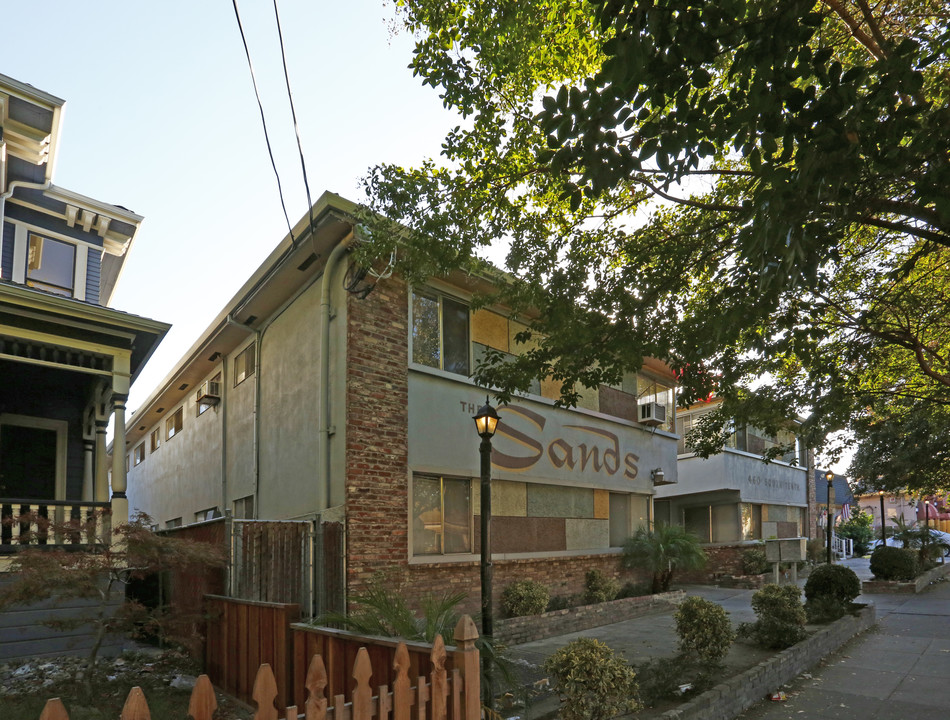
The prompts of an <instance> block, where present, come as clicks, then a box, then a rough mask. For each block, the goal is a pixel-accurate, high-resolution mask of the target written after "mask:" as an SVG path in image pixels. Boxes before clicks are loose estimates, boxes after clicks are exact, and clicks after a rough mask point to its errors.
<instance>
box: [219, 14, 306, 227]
mask: <svg viewBox="0 0 950 720" xmlns="http://www.w3.org/2000/svg"><path fill="white" fill-rule="evenodd" d="M231 4H232V5H233V7H234V18H235V20H237V24H238V30H240V31H241V42H242V43H244V56H245V57H246V58H247V67H248V69H249V70H250V71H251V84H252V85H253V86H254V97H256V98H257V107H258V109H259V110H260V113H261V125H263V127H264V142H266V143H267V154H268V155H270V164H271V167H272V168H274V176H275V177H276V178H277V193H278V195H280V206H281V208H282V209H283V211H284V220H286V222H287V232H288V233H290V241H291V243H293V244H295V245H296V242H297V241H296V240H295V239H294V231H293V228H292V227H291V225H290V216H288V215H287V204H286V203H285V202H284V190H283V188H282V187H281V185H280V173H279V172H277V163H276V161H275V160H274V151H273V149H271V145H270V136H269V135H268V133H267V120H266V119H265V118H264V105H263V104H262V103H261V94H260V92H259V91H258V89H257V78H256V77H255V75H254V65H253V64H252V63H251V52H250V50H248V47H247V38H246V37H245V35H244V26H243V25H242V24H241V14H240V13H239V12H238V6H237V0H231ZM281 47H283V41H281ZM285 69H286V66H285ZM294 124H295V125H296V119H295V120H294ZM309 200H310V193H309V190H308V192H307V201H308V203H309ZM312 222H313V220H312V218H311V224H312Z"/></svg>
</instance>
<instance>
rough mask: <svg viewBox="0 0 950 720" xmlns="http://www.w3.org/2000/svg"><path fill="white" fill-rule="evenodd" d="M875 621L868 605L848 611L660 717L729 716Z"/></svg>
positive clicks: (719, 719)
mask: <svg viewBox="0 0 950 720" xmlns="http://www.w3.org/2000/svg"><path fill="white" fill-rule="evenodd" d="M876 622H877V612H876V610H875V608H874V606H873V605H870V606H868V607H866V608H864V609H863V610H861V611H860V612H859V613H858V614H857V616H851V615H848V616H845V617H843V618H841V619H840V620H837V621H835V622H833V623H831V624H830V625H828V626H827V627H824V628H822V629H821V630H819V631H818V632H816V633H815V634H813V635H811V636H810V637H808V638H806V639H805V640H803V641H802V642H800V643H798V644H797V645H793V646H792V647H790V648H788V649H786V650H783V651H782V652H780V653H779V654H778V655H776V656H774V657H772V658H770V659H768V660H766V661H765V662H762V663H759V664H758V665H757V666H755V667H754V668H750V669H749V670H746V671H745V672H744V673H741V674H739V675H736V676H735V677H733V678H730V679H729V680H728V681H726V682H724V683H721V684H720V685H717V686H716V687H714V688H712V689H711V690H707V691H706V692H704V693H703V694H701V695H697V696H696V697H695V698H693V699H692V700H690V701H689V702H687V703H683V704H682V705H680V706H679V707H678V708H674V709H673V710H668V711H667V712H665V713H663V715H661V717H662V718H663V719H664V720H732V719H733V718H735V717H736V716H737V715H739V713H741V712H742V711H743V710H746V709H747V708H749V707H751V706H752V705H755V704H756V703H757V702H759V701H760V700H762V699H763V698H765V697H766V696H767V695H769V694H770V693H771V692H773V691H775V690H777V689H778V688H780V687H781V686H782V685H784V684H785V683H787V682H789V681H791V680H793V679H794V678H796V677H797V676H798V675H800V674H801V673H803V672H804V671H806V670H808V669H809V668H811V667H813V666H814V665H816V664H817V663H818V662H819V661H820V660H822V659H823V658H824V657H826V656H828V655H830V654H831V653H832V652H834V651H835V650H837V649H838V648H840V647H841V646H842V645H844V644H845V643H846V642H847V641H848V640H850V639H851V638H853V637H854V636H855V635H858V634H860V633H862V632H864V631H865V630H867V629H868V628H870V627H871V626H873V625H874V624H875V623H876Z"/></svg>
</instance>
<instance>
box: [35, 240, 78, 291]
mask: <svg viewBox="0 0 950 720" xmlns="http://www.w3.org/2000/svg"><path fill="white" fill-rule="evenodd" d="M75 273H76V246H75V245H71V244H69V243H67V242H63V241H61V240H54V239H53V238H48V237H42V236H41V235H37V234H36V233H30V236H29V245H28V247H27V255H26V284H27V285H29V286H30V287H35V288H39V289H40V290H46V291H47V292H52V293H56V294H57V295H65V296H66V297H72V296H73V289H74V283H75Z"/></svg>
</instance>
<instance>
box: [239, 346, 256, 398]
mask: <svg viewBox="0 0 950 720" xmlns="http://www.w3.org/2000/svg"><path fill="white" fill-rule="evenodd" d="M256 352H257V343H256V342H252V343H251V344H250V345H248V346H247V347H246V348H244V349H243V350H242V351H241V352H240V354H238V356H237V357H235V358H234V387H237V386H238V385H240V384H241V383H242V382H244V381H245V380H247V379H248V378H249V377H251V375H253V374H254V367H255V365H256V363H255V360H256V359H257V356H256V355H255V353H256Z"/></svg>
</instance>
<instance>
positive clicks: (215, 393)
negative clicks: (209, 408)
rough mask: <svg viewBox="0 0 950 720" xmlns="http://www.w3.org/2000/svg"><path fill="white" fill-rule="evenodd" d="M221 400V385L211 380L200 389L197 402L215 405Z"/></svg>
mask: <svg viewBox="0 0 950 720" xmlns="http://www.w3.org/2000/svg"><path fill="white" fill-rule="evenodd" d="M220 400H221V383H220V381H216V380H209V381H208V382H206V383H202V384H201V387H199V388H198V396H197V402H199V403H205V404H206V405H213V404H215V403H216V402H218V401H220Z"/></svg>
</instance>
